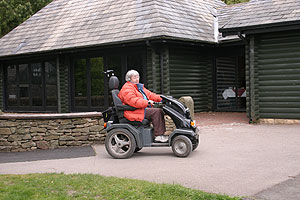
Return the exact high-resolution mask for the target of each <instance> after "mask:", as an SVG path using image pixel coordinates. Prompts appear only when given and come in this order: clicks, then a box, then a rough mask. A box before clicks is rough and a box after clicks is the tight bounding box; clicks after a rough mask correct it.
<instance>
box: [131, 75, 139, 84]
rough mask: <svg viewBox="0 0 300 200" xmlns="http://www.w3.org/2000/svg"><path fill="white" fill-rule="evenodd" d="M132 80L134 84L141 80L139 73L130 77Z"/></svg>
mask: <svg viewBox="0 0 300 200" xmlns="http://www.w3.org/2000/svg"><path fill="white" fill-rule="evenodd" d="M130 82H131V83H133V84H138V83H139V82H140V76H139V75H135V76H132V77H131V78H130Z"/></svg>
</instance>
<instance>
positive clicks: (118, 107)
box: [116, 105, 136, 111]
mask: <svg viewBox="0 0 300 200" xmlns="http://www.w3.org/2000/svg"><path fill="white" fill-rule="evenodd" d="M116 107H117V109H118V110H131V111H133V110H136V108H135V107H132V106H129V105H116Z"/></svg>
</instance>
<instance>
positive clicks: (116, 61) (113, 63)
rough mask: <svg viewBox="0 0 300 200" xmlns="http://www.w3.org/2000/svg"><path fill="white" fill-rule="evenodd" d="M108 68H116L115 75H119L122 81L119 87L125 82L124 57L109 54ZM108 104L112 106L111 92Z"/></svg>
mask: <svg viewBox="0 0 300 200" xmlns="http://www.w3.org/2000/svg"><path fill="white" fill-rule="evenodd" d="M107 69H112V70H114V73H115V76H117V77H118V79H119V81H120V85H119V88H121V87H122V85H123V84H124V83H125V76H122V57H121V56H107ZM108 104H109V106H112V97H111V94H110V93H109V95H108Z"/></svg>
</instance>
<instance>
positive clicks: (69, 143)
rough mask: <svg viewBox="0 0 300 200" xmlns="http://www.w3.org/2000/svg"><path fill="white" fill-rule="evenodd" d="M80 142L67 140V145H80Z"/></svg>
mask: <svg viewBox="0 0 300 200" xmlns="http://www.w3.org/2000/svg"><path fill="white" fill-rule="evenodd" d="M81 144H82V143H81V142H80V141H68V142H67V145H68V146H81Z"/></svg>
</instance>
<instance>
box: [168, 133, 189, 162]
mask: <svg viewBox="0 0 300 200" xmlns="http://www.w3.org/2000/svg"><path fill="white" fill-rule="evenodd" d="M192 149H193V145H192V142H191V140H190V139H189V138H188V137H186V136H184V135H178V136H176V137H175V138H174V139H173V141H172V150H173V152H174V154H175V155H176V156H178V157H182V158H184V157H187V156H188V155H190V153H191V152H192Z"/></svg>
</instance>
